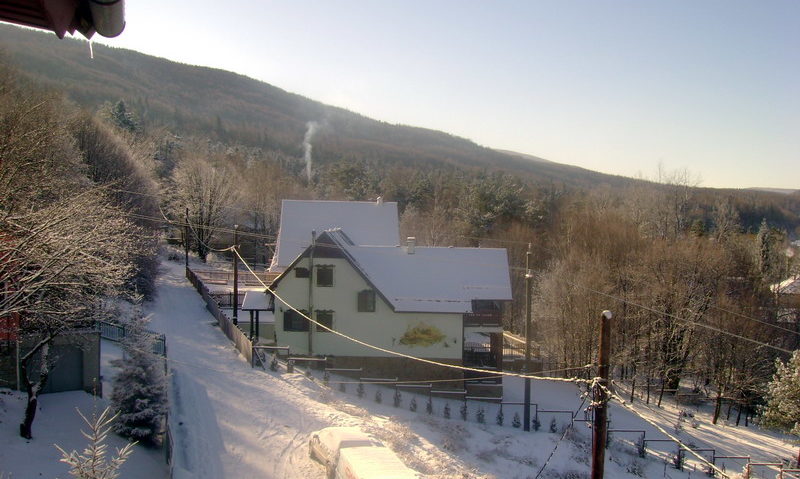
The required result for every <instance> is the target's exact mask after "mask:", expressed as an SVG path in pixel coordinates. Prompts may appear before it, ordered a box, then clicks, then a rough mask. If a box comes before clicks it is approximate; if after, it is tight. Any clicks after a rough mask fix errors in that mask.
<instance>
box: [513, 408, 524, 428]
mask: <svg viewBox="0 0 800 479" xmlns="http://www.w3.org/2000/svg"><path fill="white" fill-rule="evenodd" d="M521 426H522V421H520V419H519V413H518V412H515V413H514V418H513V419H512V420H511V427H515V428H517V429H519V428H520V427H521Z"/></svg>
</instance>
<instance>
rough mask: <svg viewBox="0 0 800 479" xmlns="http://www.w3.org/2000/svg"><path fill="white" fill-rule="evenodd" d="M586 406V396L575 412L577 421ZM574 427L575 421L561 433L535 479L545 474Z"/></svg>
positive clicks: (573, 416)
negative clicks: (559, 447)
mask: <svg viewBox="0 0 800 479" xmlns="http://www.w3.org/2000/svg"><path fill="white" fill-rule="evenodd" d="M584 404H586V396H584V397H583V401H581V405H580V406H578V409H576V410H575V414H573V415H572V418H573V419H575V416H577V415H578V412H580V410H581V408H582V407H583V405H584ZM574 425H575V422H574V421H573V422H572V423H570V425H569V426H567V427H566V428H565V429H564V432H563V433H561V438H559V440H558V442H557V443H556V445H555V447H554V448H553V450H552V451H550V455H549V456H547V459H546V460H545V461H544V464H542V467H541V468H540V469H539V472H537V473H536V477H535V478H534V479H539V476H541V475H542V472H544V470H545V468H546V467H547V465H548V464H549V463H550V459H552V458H553V455H554V454H555V453H556V450H557V449H558V446H559V445H560V444H561V442H562V441H563V440H564V438H565V437H567V433H568V432H569V430H570V429H572V428H573V427H574Z"/></svg>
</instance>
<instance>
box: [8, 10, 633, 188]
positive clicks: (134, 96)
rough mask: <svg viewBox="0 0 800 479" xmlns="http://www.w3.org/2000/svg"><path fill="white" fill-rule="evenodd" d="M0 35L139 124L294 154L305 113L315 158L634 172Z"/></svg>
mask: <svg viewBox="0 0 800 479" xmlns="http://www.w3.org/2000/svg"><path fill="white" fill-rule="evenodd" d="M0 43H2V45H3V48H4V50H5V54H6V56H7V57H8V58H9V60H10V61H11V63H12V64H14V65H15V66H16V67H17V68H19V69H20V70H21V71H22V72H24V73H25V74H26V75H27V76H29V77H30V78H32V79H33V80H35V81H37V82H38V83H41V84H44V85H46V86H49V87H52V88H55V89H59V90H63V91H65V92H66V93H67V95H68V96H69V97H70V98H71V99H72V100H74V101H75V102H77V103H78V104H80V105H81V106H84V107H86V108H89V109H92V110H93V109H97V108H98V107H99V106H100V105H102V104H103V103H104V102H116V101H118V100H120V99H123V100H125V101H126V102H127V103H128V104H129V105H131V106H132V107H133V109H134V110H135V111H136V112H137V114H139V115H140V116H142V117H143V119H144V120H145V123H146V124H149V125H158V124H163V125H167V126H169V127H170V128H172V129H174V130H175V131H177V132H179V133H183V134H196V135H203V136H207V137H210V138H212V139H217V140H221V141H225V142H238V143H242V144H246V145H250V146H258V147H263V148H269V149H277V150H281V151H283V152H285V153H287V154H290V155H293V156H302V142H303V136H304V135H305V133H306V130H307V125H308V123H309V122H316V123H317V124H318V125H319V129H318V133H317V135H316V136H315V138H314V156H315V161H321V162H326V161H336V160H339V159H342V158H347V159H353V160H368V161H379V162H381V161H384V162H392V163H394V162H402V163H404V164H406V165H410V166H424V165H428V166H436V167H442V166H445V167H446V166H448V165H449V166H452V167H457V168H467V169H484V168H491V169H494V170H498V169H499V170H505V171H508V172H511V173H514V174H516V175H520V176H522V177H524V178H525V179H527V180H531V181H536V182H556V183H563V184H565V185H573V186H581V187H591V186H596V185H598V184H609V185H612V186H623V185H627V184H630V183H632V182H634V181H636V180H632V179H629V178H624V177H620V176H613V175H605V174H601V173H596V172H593V171H589V170H585V169H582V168H577V167H573V166H567V165H560V164H558V163H552V162H547V161H532V158H533V157H528V156H526V155H520V154H514V153H511V154H509V153H510V152H501V151H496V150H492V149H489V148H485V147H482V146H479V145H477V144H475V143H473V142H471V141H469V140H466V139H463V138H458V137H455V136H452V135H449V134H446V133H442V132H439V131H433V130H428V129H423V128H415V127H411V126H403V125H390V124H388V123H384V122H379V121H375V120H372V119H369V118H366V117H364V116H361V115H358V114H356V113H352V112H349V111H347V110H344V109H341V108H336V107H331V106H327V105H324V104H322V103H320V102H317V101H313V100H310V99H307V98H304V97H302V96H299V95H296V94H293V93H290V92H287V91H284V90H281V89H280V88H276V87H274V86H272V85H269V84H267V83H264V82H261V81H257V80H253V79H251V78H248V77H245V76H242V75H238V74H235V73H231V72H227V71H223V70H218V69H212V68H206V67H197V66H190V65H184V64H180V63H175V62H171V61H168V60H165V59H161V58H156V57H152V56H148V55H144V54H141V53H137V52H134V51H130V50H123V49H115V48H109V47H106V46H104V45H97V44H95V45H94V46H93V49H94V59H91V58H90V57H89V47H88V45H87V43H86V42H84V41H80V40H74V39H65V40H58V39H57V38H56V37H54V36H53V35H49V34H45V33H41V32H34V31H30V30H25V29H21V28H17V27H12V26H9V25H0Z"/></svg>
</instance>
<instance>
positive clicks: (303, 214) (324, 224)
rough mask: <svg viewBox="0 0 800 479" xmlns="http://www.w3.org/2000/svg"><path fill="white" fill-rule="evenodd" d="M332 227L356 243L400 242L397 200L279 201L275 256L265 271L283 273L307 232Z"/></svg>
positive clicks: (300, 249) (303, 244) (307, 242)
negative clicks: (278, 223) (345, 233)
mask: <svg viewBox="0 0 800 479" xmlns="http://www.w3.org/2000/svg"><path fill="white" fill-rule="evenodd" d="M332 228H341V229H343V230H345V231H347V234H348V235H349V236H350V238H351V239H352V240H353V241H354V242H355V243H356V244H359V245H382V246H395V245H398V244H400V222H399V219H398V214H397V203H393V202H384V201H382V200H381V199H380V198H379V199H378V201H375V202H366V201H305V200H283V202H282V204H281V224H280V230H279V231H278V241H277V245H276V249H275V255H274V256H273V258H272V264H271V265H270V268H269V270H270V271H271V272H277V273H280V272H283V271H284V270H285V269H286V267H287V266H289V264H290V263H291V262H292V261H294V259H295V258H297V256H298V255H300V253H302V252H303V251H304V250H305V249H306V248H307V247H308V245H310V244H311V233H312V231H316V233H317V234H319V233H322V232H323V231H325V230H328V229H332Z"/></svg>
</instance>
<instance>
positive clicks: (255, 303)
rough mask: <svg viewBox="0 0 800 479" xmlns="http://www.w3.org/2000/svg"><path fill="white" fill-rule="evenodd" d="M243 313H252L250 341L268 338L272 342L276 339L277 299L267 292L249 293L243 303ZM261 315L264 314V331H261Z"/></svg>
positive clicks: (245, 295)
mask: <svg viewBox="0 0 800 479" xmlns="http://www.w3.org/2000/svg"><path fill="white" fill-rule="evenodd" d="M240 309H241V310H242V311H247V312H248V313H250V334H249V337H250V340H251V341H252V340H254V338H255V340H256V341H258V340H259V339H260V338H266V339H267V340H268V341H272V340H273V339H274V337H275V317H274V316H273V314H272V313H273V312H274V311H275V299H274V297H273V296H272V295H271V294H269V293H267V292H266V291H247V292H246V293H245V294H244V300H243V301H242V307H241V308H240ZM261 313H265V314H264V318H263V319H264V331H263V332H262V331H261V319H262V318H261Z"/></svg>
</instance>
